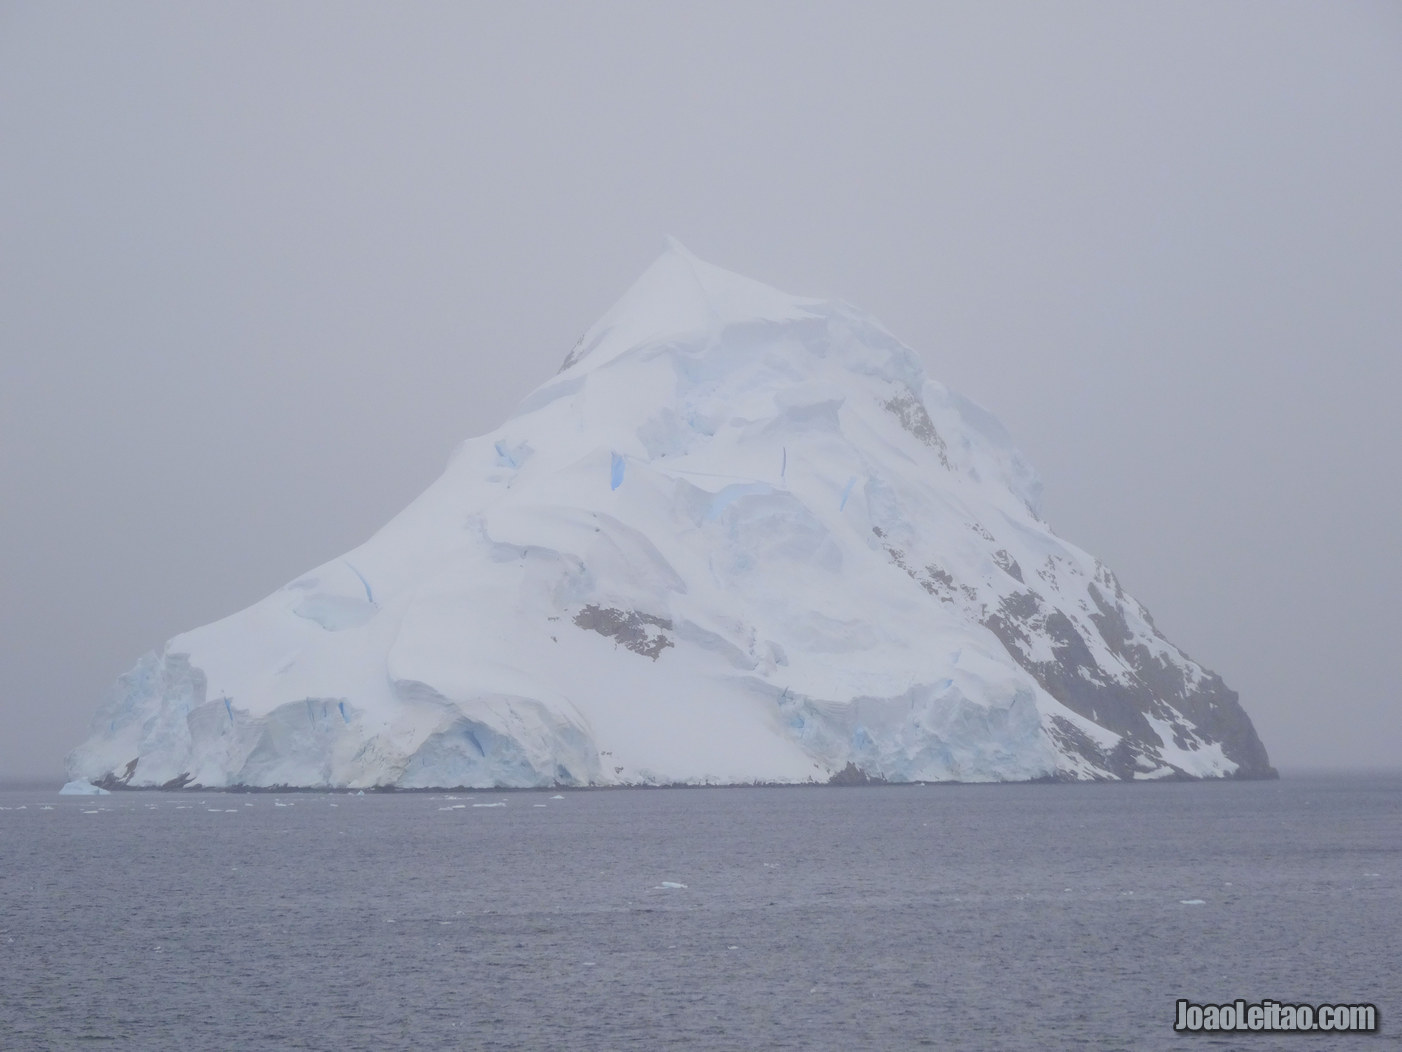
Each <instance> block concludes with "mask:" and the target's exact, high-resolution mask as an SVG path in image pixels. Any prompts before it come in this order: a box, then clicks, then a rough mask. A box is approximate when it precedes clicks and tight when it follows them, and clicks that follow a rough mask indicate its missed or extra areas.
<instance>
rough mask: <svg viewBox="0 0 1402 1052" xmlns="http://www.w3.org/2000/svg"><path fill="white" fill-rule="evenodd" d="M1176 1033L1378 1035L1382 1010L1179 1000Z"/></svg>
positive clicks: (1370, 1006) (1269, 1002)
mask: <svg viewBox="0 0 1402 1052" xmlns="http://www.w3.org/2000/svg"><path fill="white" fill-rule="evenodd" d="M1173 1029H1174V1030H1177V1031H1180V1032H1188V1033H1195V1032H1197V1033H1200V1032H1203V1031H1214V1030H1274V1031H1276V1032H1277V1033H1295V1034H1301V1033H1306V1032H1313V1031H1320V1030H1337V1031H1351V1032H1354V1033H1376V1032H1377V1029H1378V1006H1377V1005H1372V1004H1356V1005H1308V1004H1303V1005H1287V1004H1281V1003H1280V1002H1279V1001H1271V1000H1265V1001H1262V1002H1260V1003H1259V1004H1247V1003H1246V1002H1245V1001H1243V1000H1237V1001H1233V1002H1232V1003H1231V1004H1220V1005H1199V1004H1193V1003H1192V1002H1191V1001H1189V1000H1187V999H1186V998H1179V1000H1178V1015H1177V1018H1176V1020H1175V1022H1174V1024H1173Z"/></svg>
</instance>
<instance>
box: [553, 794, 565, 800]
mask: <svg viewBox="0 0 1402 1052" xmlns="http://www.w3.org/2000/svg"><path fill="white" fill-rule="evenodd" d="M550 799H552V800H563V799H564V797H563V796H561V795H560V794H559V793H556V794H555V795H554V796H552V797H551V798H550Z"/></svg>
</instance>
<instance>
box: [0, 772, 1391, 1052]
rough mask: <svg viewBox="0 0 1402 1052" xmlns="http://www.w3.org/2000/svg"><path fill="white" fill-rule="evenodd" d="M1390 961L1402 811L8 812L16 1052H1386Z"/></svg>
mask: <svg viewBox="0 0 1402 1052" xmlns="http://www.w3.org/2000/svg"><path fill="white" fill-rule="evenodd" d="M1399 954H1402V775H1379V776H1353V777H1323V776H1316V777H1299V778H1287V779H1284V780H1282V781H1279V782H1203V783H1182V784H1154V785H1126V784H1099V785H983V786H974V785H968V786H879V787H865V788H816V787H814V788H794V789H779V788H753V789H703V788H698V789H667V790H576V791H564V792H560V793H558V794H557V793H554V792H550V791H542V792H534V791H532V792H510V793H498V792H486V791H483V792H471V793H468V792H458V793H415V794H408V793H401V794H373V793H372V794H366V795H363V796H357V795H349V794H345V793H336V794H321V793H289V794H283V795H275V794H266V793H258V794H237V793H213V792H203V793H202V792H184V793H158V792H128V793H119V794H114V795H111V796H104V797H71V796H59V795H58V794H57V793H56V792H55V791H35V790H24V791H21V790H8V791H4V792H0V1048H3V1049H6V1050H10V1049H15V1050H29V1049H70V1048H84V1049H87V1048H104V1049H133V1050H143V1052H145V1050H160V1049H327V1050H333V1049H334V1050H345V1049H376V1050H379V1049H458V1048H462V1049H579V1050H604V1049H647V1050H656V1049H673V1048H675V1049H700V1050H721V1049H737V1050H739V1049H746V1050H748V1049H804V1050H824V1049H834V1050H836V1049H842V1050H847V1049H918V1048H934V1049H973V1050H978V1049H1010V1050H1020V1049H1027V1050H1033V1049H1036V1050H1045V1049H1136V1050H1138V1049H1149V1050H1154V1049H1204V1050H1206V1049H1223V1048H1232V1049H1235V1048H1244V1049H1262V1050H1264V1049H1272V1048H1277V1047H1289V1048H1291V1049H1300V1050H1304V1049H1316V1048H1318V1049H1353V1048H1358V1049H1383V1048H1397V1047H1399V1044H1402V1041H1399V1034H1402V1027H1399V1023H1402V992H1399V982H1398V980H1399V976H1402V967H1399V964H1402V960H1400V959H1399ZM1180 997H1186V998H1189V999H1191V1000H1193V1001H1197V1002H1213V1003H1215V1002H1224V1001H1230V1000H1234V999H1236V998H1245V999H1246V1000H1247V1001H1260V1000H1262V999H1265V998H1272V999H1275V1000H1277V1001H1282V1002H1306V1001H1307V1002H1313V1003H1318V1002H1330V1003H1333V1002H1346V1003H1356V1002H1372V1003H1374V1004H1376V1005H1377V1006H1378V1008H1379V1010H1380V1015H1381V1032H1380V1033H1378V1034H1371V1035H1339V1034H1319V1035H1302V1036H1296V1035H1289V1036H1285V1035H1276V1036H1272V1035H1269V1034H1253V1033H1241V1034H1227V1035H1220V1036H1213V1035H1207V1034H1175V1033H1174V1031H1173V1029H1172V1027H1173V1021H1174V1011H1175V1004H1174V1003H1175V1000H1176V999H1177V998H1180Z"/></svg>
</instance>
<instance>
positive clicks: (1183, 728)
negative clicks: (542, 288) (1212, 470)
mask: <svg viewBox="0 0 1402 1052" xmlns="http://www.w3.org/2000/svg"><path fill="white" fill-rule="evenodd" d="M1039 499H1040V484H1039V482H1038V480H1037V477H1036V474H1035V472H1033V471H1032V469H1031V468H1030V467H1029V466H1028V464H1027V462H1026V460H1025V459H1024V458H1023V457H1022V455H1021V454H1020V453H1019V452H1018V451H1017V450H1016V449H1015V448H1014V447H1013V445H1012V443H1011V442H1010V441H1009V439H1008V437H1007V435H1006V433H1005V432H1004V431H1003V429H1002V427H1001V426H1000V425H999V424H998V423H997V421H996V420H994V419H993V418H992V417H991V416H990V415H989V414H988V413H987V412H986V411H984V410H982V409H980V408H979V407H977V406H975V405H974V404H973V403H971V402H969V401H968V400H967V399H964V398H962V397H960V396H959V395H957V394H955V393H953V392H950V391H948V390H947V389H945V388H944V387H942V386H940V385H939V384H937V383H935V382H934V381H932V380H930V379H928V378H927V377H926V376H925V374H924V371H923V368H922V367H921V365H920V362H919V359H918V358H917V357H916V356H915V354H914V353H913V352H911V351H910V350H909V349H908V348H906V347H904V346H903V345H901V344H900V342H899V341H897V340H896V339H895V338H894V337H892V336H891V335H890V334H889V333H887V332H886V331H885V330H884V329H882V328H881V327H880V326H879V325H878V324H877V323H876V322H874V321H873V320H871V319H870V318H868V317H866V316H865V315H863V314H861V313H860V312H858V311H856V310H855V309H853V308H851V307H849V306H847V305H845V304H840V303H830V302H824V301H818V300H811V299H801V298H797V297H792V296H787V295H785V294H783V293H779V292H776V291H774V290H772V289H768V288H766V287H765V286H763V285H760V284H758V283H756V282H752V281H750V280H749V279H746V278H741V277H738V276H736V275H733V274H729V273H727V272H725V271H723V270H720V269H719V268H716V267H712V266H709V265H708V264H705V263H702V262H701V261H699V260H696V259H695V258H694V257H692V256H690V255H689V254H688V253H686V251H685V250H684V249H682V248H681V247H680V246H677V245H675V244H673V245H672V246H670V247H669V249H668V251H667V252H666V253H664V255H663V256H662V257H661V258H660V259H659V260H658V261H657V262H656V263H655V264H654V265H653V266H652V267H651V268H649V270H648V271H647V272H646V273H645V274H644V275H643V277H642V278H640V279H639V281H638V282H637V283H636V284H635V286H634V287H633V288H632V289H631V290H630V291H629V292H628V293H627V294H626V295H625V296H624V297H623V299H622V300H620V301H619V303H618V304H617V305H616V306H615V307H614V308H613V309H612V310H611V311H609V313H608V314H606V315H605V316H604V318H603V319H601V320H600V322H599V323H597V324H596V325H595V326H594V327H593V328H591V329H590V331H589V332H588V333H586V334H585V336H584V337H583V338H582V339H581V340H580V342H579V344H578V345H577V346H576V348H575V349H574V350H573V351H571V353H570V354H569V355H568V356H567V358H566V360H565V364H564V366H563V368H562V370H561V372H560V374H559V375H558V376H556V377H554V378H552V379H551V380H549V381H547V382H546V383H545V384H544V385H543V386H542V387H541V388H539V389H538V390H537V391H536V392H535V393H533V394H532V395H529V396H528V397H527V398H526V399H524V400H523V401H522V403H521V404H520V405H519V406H518V407H517V409H516V412H515V413H514V414H513V415H512V416H511V418H510V419H508V420H507V421H506V422H505V423H503V425H502V426H501V427H500V428H499V429H498V430H497V431H495V432H493V433H492V434H489V435H485V436H482V437H480V438H477V439H472V440H469V441H468V442H466V443H464V444H463V446H462V447H460V449H459V451H458V452H457V454H456V455H455V457H454V458H453V460H452V461H451V462H450V464H449V466H448V469H447V470H446V472H445V473H444V475H443V476H442V477H441V478H440V479H439V480H438V481H437V482H436V483H435V484H434V485H433V486H431V487H430V488H429V489H428V490H427V491H426V492H425V493H424V494H423V495H422V496H420V497H419V498H418V499H417V500H416V501H414V502H413V503H412V504H411V505H410V506H409V507H408V508H406V509H405V510H404V511H403V512H402V513H401V514H400V515H398V516H397V517H396V518H395V519H394V520H392V521H391V522H390V523H388V524H387V525H386V526H385V527H384V528H383V529H381V530H380V531H379V532H378V533H377V534H376V535H375V536H374V537H372V538H371V539H370V540H369V541H367V542H366V543H365V544H363V545H362V546H361V547H359V548H358V549H356V550H355V551H353V552H351V553H348V554H347V555H346V556H345V557H342V558H339V559H335V560H332V561H331V562H328V563H327V564H325V565H324V566H321V567H318V568H317V569H315V570H313V571H311V572H310V573H309V574H307V575H305V576H303V577H301V578H299V579H298V580H296V581H293V582H292V583H291V584H289V585H287V586H286V587H285V588H282V589H280V590H278V591H277V592H275V593H273V594H272V595H270V596H268V597H267V598H266V599H264V600H263V601H261V602H259V603H257V604H255V605H254V606H252V607H250V608H248V609H247V610H244V611H241V612H239V613H237V614H234V615H232V616H231V617H228V618H226V619H224V620H223V621H220V622H217V623H215V624H213V625H208V626H206V627H204V628H200V629H196V630H194V631H192V632H187V633H185V634H183V635H181V636H177V637H176V638H174V639H172V640H170V641H169V642H168V643H167V644H166V645H165V646H164V647H163V648H161V650H159V651H157V652H153V653H151V654H148V655H147V656H146V657H144V658H142V659H141V660H140V661H139V662H138V663H137V665H136V666H135V668H133V669H132V670H131V671H130V672H129V673H127V674H126V675H124V676H123V677H121V678H120V679H119V680H118V682H117V683H116V685H115V686H114V688H113V689H112V690H111V691H110V692H109V694H108V696H107V697H106V699H105V700H104V701H103V703H102V705H101V707H100V708H99V711H98V713H97V716H96V717H95V719H94V723H93V728H92V734H91V736H90V737H89V739H88V740H87V741H86V742H84V743H83V744H82V745H80V746H79V747H78V748H77V749H75V750H74V752H73V753H72V755H71V756H70V758H69V770H70V775H71V776H72V777H73V778H75V779H86V780H88V781H91V782H94V783H97V784H102V785H106V786H116V785H132V786H137V785H147V786H149V785H187V784H189V785H204V786H231V785H250V786H273V785H297V786H364V787H369V786H400V787H406V788H410V787H414V788H418V787H453V786H544V785H589V784H657V783H678V782H680V783H737V782H754V781H764V782H802V781H827V780H829V779H832V778H837V779H839V780H852V779H858V780H860V779H886V780H890V781H911V780H920V781H938V780H963V781H980V780H998V779H1005V780H1009V779H1010V780H1023V779H1033V778H1159V777H1183V776H1191V777H1215V776H1249V777H1260V776H1268V775H1270V774H1271V773H1273V772H1272V771H1271V769H1270V766H1269V763H1268V761H1267V759H1266V755H1265V751H1264V749H1263V748H1262V747H1261V745H1260V742H1259V740H1258V739H1257V738H1256V735H1255V732H1254V730H1253V729H1252V728H1251V724H1250V721H1249V719H1247V717H1246V715H1245V714H1244V713H1243V712H1242V711H1241V709H1240V707H1239V706H1238V704H1237V701H1236V696H1235V695H1234V694H1232V693H1231V692H1230V691H1229V690H1227V688H1226V687H1225V686H1224V685H1223V684H1222V682H1221V680H1220V679H1219V678H1218V677H1216V676H1215V675H1213V674H1212V673H1210V672H1207V671H1206V670H1204V669H1202V668H1201V667H1200V666H1198V665H1196V664H1195V663H1194V662H1192V661H1191V660H1189V659H1188V658H1187V657H1186V656H1185V655H1183V654H1182V653H1181V652H1180V651H1178V650H1177V649H1176V648H1175V647H1173V646H1172V645H1171V644H1170V643H1168V642H1167V641H1166V640H1165V639H1163V638H1162V636H1160V635H1159V634H1158V632H1157V631H1156V630H1155V629H1154V627H1153V625H1152V622H1151V621H1150V620H1149V617H1148V615H1147V613H1146V612H1145V611H1144V610H1143V609H1142V608H1141V607H1140V606H1139V604H1138V603H1136V602H1135V601H1134V600H1133V599H1131V598H1130V597H1129V596H1128V595H1126V594H1125V593H1124V592H1123V590H1122V589H1121V588H1120V586H1119V584H1118V582H1117V581H1116V580H1115V579H1114V576H1113V574H1111V573H1110V572H1109V571H1108V570H1107V569H1105V568H1104V567H1103V566H1101V564H1100V563H1099V562H1097V561H1096V560H1095V559H1093V558H1092V557H1090V556H1088V555H1087V554H1085V553H1084V552H1082V551H1080V550H1079V549H1077V548H1074V547H1073V546H1071V545H1068V544H1066V543H1065V542H1063V541H1061V540H1060V539H1059V538H1057V537H1056V536H1055V535H1054V534H1053V533H1052V532H1051V531H1050V529H1049V528H1048V527H1047V525H1046V524H1045V523H1044V522H1043V521H1042V520H1041V519H1040V517H1039V512H1038V502H1039Z"/></svg>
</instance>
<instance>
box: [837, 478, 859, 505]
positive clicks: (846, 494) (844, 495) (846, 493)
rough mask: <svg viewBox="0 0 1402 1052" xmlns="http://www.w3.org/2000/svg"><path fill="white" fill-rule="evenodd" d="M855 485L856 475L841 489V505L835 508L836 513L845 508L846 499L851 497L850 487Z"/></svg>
mask: <svg viewBox="0 0 1402 1052" xmlns="http://www.w3.org/2000/svg"><path fill="white" fill-rule="evenodd" d="M856 484H857V476H856V475H853V476H852V477H851V478H850V479H848V480H847V486H846V488H845V489H843V491H842V503H841V504H839V505H838V506H837V510H838V511H841V510H842V509H843V508H845V507H847V498H848V497H850V496H851V495H852V487H853V486H855V485H856Z"/></svg>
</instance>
